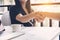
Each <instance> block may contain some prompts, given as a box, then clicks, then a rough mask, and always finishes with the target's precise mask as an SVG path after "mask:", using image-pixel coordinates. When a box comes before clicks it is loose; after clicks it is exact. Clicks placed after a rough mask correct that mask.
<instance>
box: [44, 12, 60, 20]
mask: <svg viewBox="0 0 60 40" xmlns="http://www.w3.org/2000/svg"><path fill="white" fill-rule="evenodd" d="M45 15H46V16H47V17H48V18H50V19H56V20H60V13H52V12H46V13H45Z"/></svg>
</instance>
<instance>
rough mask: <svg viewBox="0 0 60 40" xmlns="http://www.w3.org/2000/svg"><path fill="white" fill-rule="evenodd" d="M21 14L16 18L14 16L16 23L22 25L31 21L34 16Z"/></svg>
mask: <svg viewBox="0 0 60 40" xmlns="http://www.w3.org/2000/svg"><path fill="white" fill-rule="evenodd" d="M21 15H22V14H18V15H17V16H16V20H18V21H20V22H22V23H26V22H28V21H29V20H32V19H33V18H34V14H33V13H31V14H28V15H24V16H23V15H22V16H21Z"/></svg>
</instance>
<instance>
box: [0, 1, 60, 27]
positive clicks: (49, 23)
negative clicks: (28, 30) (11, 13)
mask: <svg viewBox="0 0 60 40" xmlns="http://www.w3.org/2000/svg"><path fill="white" fill-rule="evenodd" d="M30 3H31V8H32V9H33V10H34V11H41V12H56V13H58V12H60V0H30ZM7 5H15V2H14V0H0V19H1V17H2V14H3V13H5V12H7V11H8V7H9V6H7ZM59 24H60V22H59V21H58V20H52V19H49V18H46V19H45V20H44V21H43V22H42V23H38V22H36V24H35V25H36V26H38V27H43V26H44V27H60V25H59Z"/></svg>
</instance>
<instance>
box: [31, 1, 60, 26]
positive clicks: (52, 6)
mask: <svg viewBox="0 0 60 40" xmlns="http://www.w3.org/2000/svg"><path fill="white" fill-rule="evenodd" d="M31 7H32V9H33V10H34V11H42V12H56V13H57V12H60V0H31ZM49 22H50V20H49V18H46V19H45V20H44V22H43V26H50V25H49V24H50V23H51V24H52V26H59V21H57V20H52V22H50V23H49ZM37 25H38V26H40V23H37Z"/></svg>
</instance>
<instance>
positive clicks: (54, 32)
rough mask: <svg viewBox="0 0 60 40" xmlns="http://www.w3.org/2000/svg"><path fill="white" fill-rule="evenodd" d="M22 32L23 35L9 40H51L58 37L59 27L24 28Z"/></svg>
mask: <svg viewBox="0 0 60 40" xmlns="http://www.w3.org/2000/svg"><path fill="white" fill-rule="evenodd" d="M22 31H23V32H24V33H25V34H24V35H22V36H19V37H16V38H13V39H11V40H53V39H55V38H56V37H57V36H59V27H26V28H23V30H22ZM17 34H19V33H17ZM17 34H13V35H11V34H10V35H11V36H14V35H17ZM5 38H6V37H5ZM3 39H4V37H3Z"/></svg>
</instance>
